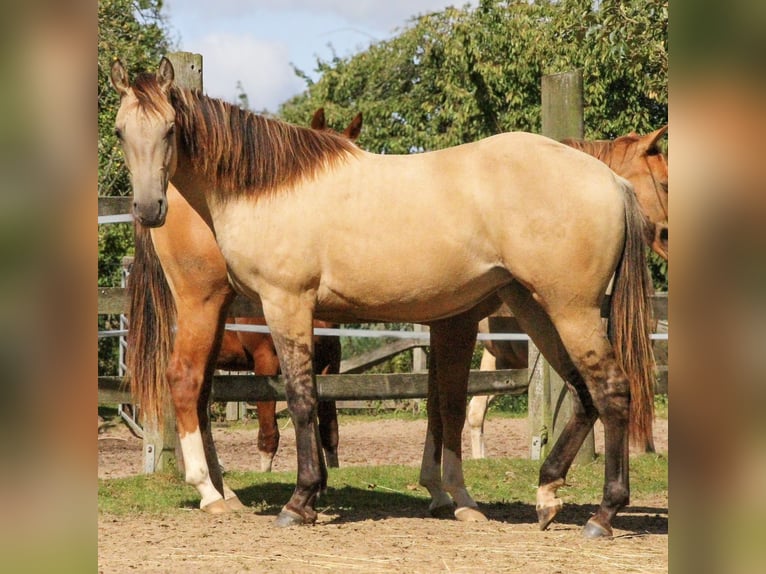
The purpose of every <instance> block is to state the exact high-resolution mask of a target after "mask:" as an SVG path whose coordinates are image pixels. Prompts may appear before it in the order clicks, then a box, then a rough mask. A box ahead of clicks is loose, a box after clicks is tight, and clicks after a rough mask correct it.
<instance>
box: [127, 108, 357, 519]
mask: <svg viewBox="0 0 766 574" xmlns="http://www.w3.org/2000/svg"><path fill="white" fill-rule="evenodd" d="M311 127H312V129H315V130H320V131H322V130H327V129H328V128H327V122H326V120H325V114H324V109H323V108H320V109H318V110H317V111H316V112H315V113H314V116H313V118H312V121H311ZM361 127H362V116H361V114H357V116H356V117H355V118H354V119H353V120H352V121H351V123H350V124H349V125H348V127H347V128H346V130H345V131H344V132H343V135H344V136H345V137H347V138H349V139H350V140H352V141H355V140H356V139H357V138H358V137H359V133H360V131H361ZM168 201H169V202H172V203H173V206H174V210H173V211H174V214H173V217H171V218H169V219H168V221H167V224H166V225H165V226H163V227H160V228H156V229H152V230H149V229H148V228H147V227H144V226H143V225H141V224H140V223H139V222H136V224H135V233H136V256H135V261H134V264H133V268H132V272H131V275H130V277H129V281H128V297H129V301H130V311H129V316H130V318H131V322H130V329H129V333H128V355H127V364H128V367H129V370H130V376H131V377H132V379H134V383H133V384H135V385H137V386H139V387H140V386H142V385H144V384H145V383H142V382H141V379H146V378H148V379H154V378H156V377H163V376H165V375H166V373H167V376H168V377H169V378H170V379H171V381H172V383H171V384H172V385H173V386H178V385H180V386H184V385H200V386H201V388H206V387H209V383H208V382H207V381H209V380H210V377H212V375H213V370H214V369H216V368H219V369H226V370H252V371H254V373H255V374H256V375H276V374H278V372H279V360H278V358H277V353H276V350H275V347H274V343H273V341H272V339H271V336H269V335H268V334H264V333H254V332H244V331H229V330H226V331H223V330H222V329H223V323H222V321H223V320H224V318H225V317H226V314H227V312H228V308H229V303H230V302H231V300H232V298H233V297H234V291H233V290H232V289H231V287H230V286H229V285H228V279H227V275H226V263H225V261H224V260H223V256H222V255H221V252H220V250H219V249H218V245H217V244H216V242H215V238H214V237H213V235H212V233H211V232H210V229H209V228H208V227H207V226H206V225H205V223H204V221H203V220H202V219H201V218H200V217H199V215H197V212H196V211H194V210H193V209H192V208H191V206H189V204H188V203H186V202H185V201H184V200H183V198H181V196H180V195H179V194H178V192H177V191H176V190H175V188H174V187H173V186H172V185H170V186H169V188H168ZM232 322H233V323H234V324H255V325H257V324H265V321H264V320H263V319H257V318H252V317H238V318H234V319H233V321H232ZM174 323H175V324H177V331H176V333H175V344H174V345H172V347H171V341H172V340H173V336H172V333H171V329H172V325H173V324H174ZM316 326H318V327H329V326H332V325H331V324H330V323H327V322H322V321H317V323H316ZM171 348H172V352H171ZM149 359H151V360H149ZM340 360H341V351H340V340H339V338H338V337H317V338H316V340H315V355H314V368H315V369H316V371H317V372H319V373H337V372H338V370H339V368H340ZM168 367H169V368H168ZM275 406H276V403H275V402H274V401H264V402H259V403H258V404H257V412H258V423H259V425H258V451H259V453H260V457H261V470H262V471H265V472H268V471H270V470H271V466H272V461H273V459H274V455H275V454H276V451H277V448H278V446H279V427H278V426H277V421H276V410H275ZM200 417H201V421H202V422H201V428H202V429H203V434H204V439H203V440H204V441H205V443H206V444H212V437H211V436H207V435H208V434H209V432H210V426H209V421H208V414H207V412H204V413H202V412H201V413H200ZM319 421H320V437H321V440H322V446H323V448H324V451H325V456H326V458H327V463H328V464H329V465H330V466H333V467H337V466H338V421H337V413H336V410H335V402H334V401H320V403H319ZM209 510H211V511H215V507H213V508H211V509H209Z"/></svg>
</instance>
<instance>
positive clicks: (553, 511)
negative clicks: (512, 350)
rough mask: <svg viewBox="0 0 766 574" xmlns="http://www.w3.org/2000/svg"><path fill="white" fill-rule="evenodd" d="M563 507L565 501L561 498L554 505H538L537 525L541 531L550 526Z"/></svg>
mask: <svg viewBox="0 0 766 574" xmlns="http://www.w3.org/2000/svg"><path fill="white" fill-rule="evenodd" d="M563 506H564V501H563V500H561V499H560V498H557V499H555V500H554V502H553V504H550V505H546V506H540V505H539V504H538V505H537V523H538V524H539V525H540V530H545V529H547V528H548V526H550V524H551V522H553V519H554V518H556V515H557V514H558V513H559V510H561V508H562V507H563Z"/></svg>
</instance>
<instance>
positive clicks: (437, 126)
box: [280, 0, 668, 286]
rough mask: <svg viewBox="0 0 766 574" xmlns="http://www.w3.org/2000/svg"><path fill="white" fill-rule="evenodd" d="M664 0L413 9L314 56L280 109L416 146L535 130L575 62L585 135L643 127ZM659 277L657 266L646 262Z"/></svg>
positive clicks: (654, 79) (657, 117) (654, 89)
mask: <svg viewBox="0 0 766 574" xmlns="http://www.w3.org/2000/svg"><path fill="white" fill-rule="evenodd" d="M667 20H668V3H667V0H627V1H625V0H623V1H617V0H603V1H601V2H597V3H594V2H593V1H592V0H559V1H555V0H536V1H527V0H481V1H480V2H479V5H478V6H477V7H476V8H470V7H468V6H466V7H464V8H461V9H458V8H447V9H445V10H443V11H441V12H435V13H432V14H427V15H423V16H420V17H418V18H416V19H414V20H412V21H411V22H410V24H409V25H408V26H407V27H406V28H405V29H404V30H402V31H401V33H400V34H399V35H397V36H396V37H394V38H392V39H390V40H387V41H383V42H378V43H375V44H372V45H371V46H370V47H369V49H368V50H366V51H364V52H362V53H359V54H357V55H354V56H352V57H349V58H339V57H337V56H335V57H333V58H332V59H331V60H330V61H322V60H318V61H317V67H316V71H317V72H319V74H320V78H319V80H318V81H316V82H313V81H311V80H310V78H309V77H308V76H307V75H306V74H305V73H303V72H301V71H300V70H298V71H297V73H298V74H299V75H302V76H303V77H304V79H305V80H306V82H307V90H306V91H305V92H304V93H303V94H300V95H298V96H296V97H295V98H293V99H292V100H290V101H288V102H286V103H285V104H284V105H283V106H282V107H281V109H280V114H281V115H282V117H284V118H285V119H287V120H288V121H292V122H295V123H301V124H304V123H305V122H306V121H307V119H308V118H309V117H310V116H311V113H313V110H315V109H316V108H317V107H319V106H325V108H326V109H327V112H328V114H329V115H330V117H333V118H340V119H339V120H338V121H339V122H340V123H341V124H342V122H343V121H344V120H345V121H348V120H350V119H351V117H353V115H354V114H356V113H357V112H360V111H361V112H363V114H364V129H363V130H362V135H361V138H360V140H359V143H360V145H361V146H362V147H364V148H365V149H368V150H370V151H373V152H378V153H412V152H417V151H424V150H434V149H441V148H444V147H448V146H453V145H458V144H461V143H465V142H469V141H475V140H477V139H480V138H483V137H487V136H490V135H493V134H496V133H499V132H503V131H514V130H521V131H531V132H539V131H540V129H541V124H542V120H541V92H540V84H541V78H542V76H543V75H547V74H555V73H559V72H565V71H570V70H573V69H581V70H582V71H583V80H584V102H585V109H584V119H585V137H586V138H588V139H612V138H615V137H618V136H620V135H624V134H627V133H629V132H631V131H636V132H638V133H648V132H650V131H652V130H654V129H656V128H658V127H660V126H661V125H664V124H665V123H667V111H668V103H667V101H668V100H667V76H668V58H667ZM652 268H653V274H654V276H655V282H656V283H657V284H658V286H663V285H666V279H665V277H666V273H665V269H664V266H663V265H661V264H660V263H659V261H657V260H652Z"/></svg>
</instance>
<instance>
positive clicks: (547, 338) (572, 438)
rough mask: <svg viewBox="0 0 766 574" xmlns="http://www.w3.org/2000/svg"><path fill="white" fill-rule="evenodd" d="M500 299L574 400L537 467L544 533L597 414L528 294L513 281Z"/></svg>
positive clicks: (558, 341)
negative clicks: (558, 434)
mask: <svg viewBox="0 0 766 574" xmlns="http://www.w3.org/2000/svg"><path fill="white" fill-rule="evenodd" d="M501 296H502V297H503V300H504V301H505V302H506V303H507V304H508V306H509V307H511V309H513V311H514V314H515V315H516V317H517V319H518V321H519V323H520V325H521V327H522V329H523V330H524V331H526V333H527V334H528V335H529V336H530V337H532V339H533V340H534V341H535V344H536V345H537V346H538V348H539V349H540V350H541V351H542V353H543V355H544V356H545V358H546V359H547V360H548V362H549V363H550V364H551V366H553V368H554V369H555V370H556V371H557V372H558V373H559V374H560V375H561V377H562V378H563V379H564V381H566V384H567V387H568V388H569V390H570V392H571V394H572V398H573V400H572V407H573V413H572V417H571V418H570V420H569V421H568V422H567V424H566V426H565V427H564V429H563V430H562V432H561V435H560V436H559V438H558V440H557V441H556V444H555V445H554V446H553V449H552V450H551V452H550V453H549V454H548V456H547V457H546V458H545V461H544V462H543V464H542V466H541V467H540V478H539V487H538V490H537V517H538V521H539V524H540V528H541V529H542V530H544V529H546V528H547V527H548V525H549V524H550V523H551V522H552V521H553V519H554V517H555V516H556V514H557V513H558V512H559V510H561V507H562V501H561V499H560V498H557V497H556V491H557V490H558V489H559V488H560V487H561V486H563V485H564V483H565V480H566V475H567V472H568V471H569V468H570V467H571V466H572V462H573V461H574V459H575V457H576V456H577V452H578V451H579V450H580V447H581V446H582V443H583V442H584V441H585V437H586V436H587V435H588V432H589V431H590V429H591V428H592V427H593V423H595V422H596V418H597V417H598V412H597V410H596V408H595V406H594V405H593V401H592V399H591V397H590V394H589V393H588V389H587V387H586V385H585V382H584V381H583V378H582V376H581V375H580V373H579V372H578V371H577V369H576V367H575V365H574V364H573V363H572V360H571V359H570V357H569V353H568V352H567V350H566V348H565V347H564V344H563V343H562V341H561V338H560V337H559V334H558V332H557V330H556V328H555V327H554V325H553V323H552V322H551V320H550V318H549V317H548V315H547V313H546V312H545V311H544V310H543V309H542V307H541V306H540V305H539V303H537V301H536V300H535V299H533V298H532V296H531V294H530V293H529V291H528V290H527V289H526V288H524V287H523V286H521V285H520V284H519V283H515V282H514V283H512V284H511V285H510V286H509V287H508V288H506V289H504V290H503V291H502V292H501Z"/></svg>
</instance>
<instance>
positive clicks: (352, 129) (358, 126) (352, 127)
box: [343, 112, 362, 141]
mask: <svg viewBox="0 0 766 574" xmlns="http://www.w3.org/2000/svg"><path fill="white" fill-rule="evenodd" d="M361 132H362V112H359V113H358V114H356V116H355V117H354V119H353V120H351V123H350V124H348V127H347V128H346V129H345V130H344V131H343V135H345V136H346V137H347V138H348V139H350V140H351V141H356V140H357V139H358V138H359V134H360V133H361Z"/></svg>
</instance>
